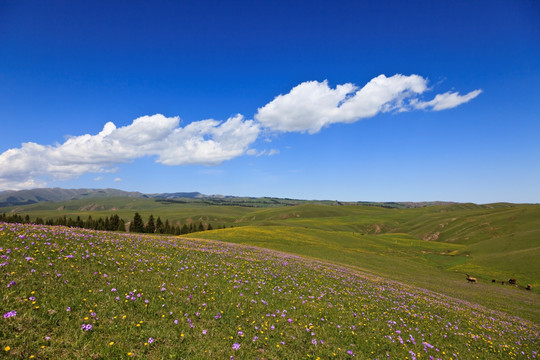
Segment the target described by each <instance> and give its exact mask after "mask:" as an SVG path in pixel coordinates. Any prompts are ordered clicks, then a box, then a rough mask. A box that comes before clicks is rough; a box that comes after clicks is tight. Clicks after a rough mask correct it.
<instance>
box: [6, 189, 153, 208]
mask: <svg viewBox="0 0 540 360" xmlns="http://www.w3.org/2000/svg"><path fill="white" fill-rule="evenodd" d="M105 197H148V195H145V194H142V193H140V192H128V191H123V190H118V189H61V188H42V189H32V190H20V191H14V190H9V191H2V192H0V207H5V206H19V205H30V204H35V203H38V202H44V201H52V202H58V201H66V200H77V199H87V198H105Z"/></svg>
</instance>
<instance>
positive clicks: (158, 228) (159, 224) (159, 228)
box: [156, 216, 164, 234]
mask: <svg viewBox="0 0 540 360" xmlns="http://www.w3.org/2000/svg"><path fill="white" fill-rule="evenodd" d="M163 230H164V226H163V222H162V221H161V218H160V217H159V216H158V218H157V219H156V232H157V233H158V234H163Z"/></svg>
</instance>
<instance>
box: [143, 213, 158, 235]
mask: <svg viewBox="0 0 540 360" xmlns="http://www.w3.org/2000/svg"><path fill="white" fill-rule="evenodd" d="M155 231H156V224H155V223H154V215H152V214H150V217H149V218H148V223H147V224H146V227H145V232H147V233H149V234H153V233H154V232H155Z"/></svg>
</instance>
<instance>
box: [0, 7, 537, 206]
mask: <svg viewBox="0 0 540 360" xmlns="http://www.w3.org/2000/svg"><path fill="white" fill-rule="evenodd" d="M539 84H540V4H539V3H538V2H536V1H474V2H471V1H458V2H447V1H444V2H442V1H441V2H439V1H408V2H403V1H377V2H359V1H313V0H312V1H271V2H264V3H263V2H253V1H243V2H238V1H227V2H224V1H197V2H187V1H186V2H182V1H170V2H165V1H164V2H140V3H138V2H134V1H101V2H100V1H92V2H82V1H81V2H74V1H50V2H35V1H3V2H1V3H0V122H1V127H2V136H1V138H0V190H7V189H23V188H34V187H55V186H58V187H64V188H83V187H89V188H106V187H113V188H120V189H124V190H130V191H141V192H145V193H155V192H176V191H200V192H202V193H206V194H226V195H239V196H277V197H291V198H302V199H331V200H334V199H337V200H357V201H362V200H365V201H429V200H447V201H460V202H476V203H489V202H498V201H509V202H540V185H539V184H540V140H539V139H540V122H539V120H540V115H539V114H540V85H539Z"/></svg>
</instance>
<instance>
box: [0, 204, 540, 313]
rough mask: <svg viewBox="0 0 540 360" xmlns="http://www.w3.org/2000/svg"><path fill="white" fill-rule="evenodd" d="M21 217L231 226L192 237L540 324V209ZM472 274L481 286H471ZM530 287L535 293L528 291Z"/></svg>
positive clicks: (78, 209)
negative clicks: (365, 275)
mask: <svg viewBox="0 0 540 360" xmlns="http://www.w3.org/2000/svg"><path fill="white" fill-rule="evenodd" d="M13 210H17V211H19V212H21V213H25V214H26V213H28V214H30V215H31V217H33V218H35V217H43V218H47V217H55V216H64V215H66V216H68V217H69V216H72V217H76V216H81V218H85V217H87V216H88V215H91V216H92V217H94V218H96V217H99V216H109V215H111V214H112V213H117V214H119V215H120V216H121V217H123V218H124V219H125V220H126V221H129V220H130V219H131V218H132V217H133V213H134V212H135V211H139V212H140V213H141V215H142V216H143V218H144V219H147V218H148V216H149V215H150V214H153V215H154V216H160V217H161V218H162V219H163V220H165V219H170V220H172V221H173V222H176V223H178V224H183V223H190V222H193V221H196V222H199V221H202V222H204V223H211V224H212V226H213V227H214V228H219V227H221V226H227V228H226V229H220V230H214V231H208V232H201V233H196V234H192V235H191V237H192V238H206V239H215V240H221V241H226V242H230V243H239V244H246V245H254V246H260V247H264V248H268V249H273V250H278V251H283V252H287V253H292V254H297V255H302V256H308V257H311V258H314V259H320V260H325V261H331V262H333V263H336V264H341V265H346V266H350V267H353V268H355V269H358V270H362V271H364V272H369V273H371V274H374V275H379V276H384V277H385V278H388V279H394V280H398V281H401V282H404V283H407V284H411V285H414V286H417V287H422V288H426V289H429V290H432V291H436V292H439V293H442V294H447V295H453V296H456V297H459V298H461V299H464V300H467V301H470V302H474V303H478V304H481V305H484V306H486V307H488V308H491V309H495V310H499V311H504V312H507V313H508V314H510V315H517V316H520V317H522V318H525V319H528V320H531V321H533V322H535V323H540V310H539V309H540V300H539V296H540V291H539V289H540V261H538V259H540V206H539V205H516V204H502V203H501V204H489V205H475V204H452V205H444V206H428V207H421V208H407V209H400V208H383V207H377V206H360V205H349V206H331V205H324V204H313V203H305V204H302V205H296V206H272V207H262V208H261V207H246V206H217V205H208V204H203V203H197V204H195V203H175V202H171V203H163V202H156V201H155V200H153V199H144V198H105V199H81V200H75V201H69V202H61V203H38V204H34V205H30V206H26V207H22V208H21V207H18V208H6V209H5V211H7V212H10V211H13ZM0 211H2V210H0ZM231 226H233V227H231ZM465 273H470V274H471V275H472V276H474V277H476V278H478V283H477V284H468V283H467V282H466V280H465ZM510 278H515V279H517V280H518V287H511V286H507V285H502V284H501V282H502V281H505V282H507V281H508V279H510ZM492 280H496V283H492ZM527 284H531V285H532V288H533V290H532V291H526V290H524V286H525V285H527Z"/></svg>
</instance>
